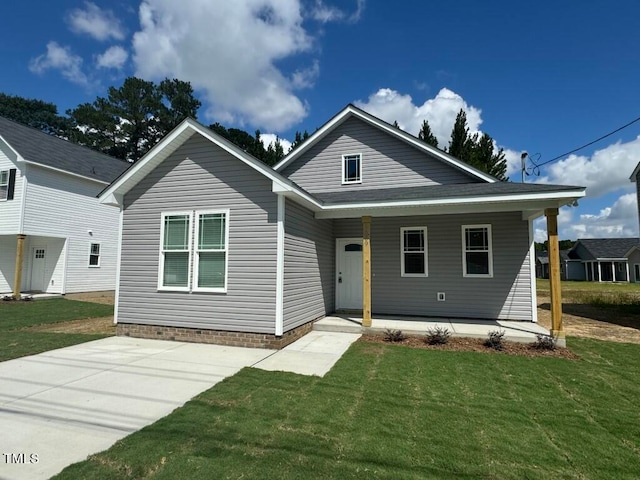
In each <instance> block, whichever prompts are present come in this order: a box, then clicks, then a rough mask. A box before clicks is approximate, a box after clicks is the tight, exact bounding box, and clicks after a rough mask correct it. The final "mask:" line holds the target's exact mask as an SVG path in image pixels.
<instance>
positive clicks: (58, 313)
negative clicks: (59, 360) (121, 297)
mask: <svg viewBox="0 0 640 480" xmlns="http://www.w3.org/2000/svg"><path fill="white" fill-rule="evenodd" d="M109 315H113V306H111V305H101V304H97V303H89V302H77V301H74V300H67V299H64V298H53V299H47V300H34V301H31V302H0V339H2V341H1V343H0V345H1V348H0V361H5V360H9V359H12V358H17V357H23V356H25V355H33V354H36V353H40V352H46V351H47V350H52V349H54V348H61V347H66V346H69V345H75V344H77V343H82V342H88V341H90V340H96V339H98V338H103V337H104V336H105V335H99V334H98V335H96V334H79V333H48V332H46V333H45V332H37V331H31V330H29V328H31V327H35V326H38V325H45V324H52V323H62V322H66V321H70V320H79V319H87V318H97V317H106V316H109Z"/></svg>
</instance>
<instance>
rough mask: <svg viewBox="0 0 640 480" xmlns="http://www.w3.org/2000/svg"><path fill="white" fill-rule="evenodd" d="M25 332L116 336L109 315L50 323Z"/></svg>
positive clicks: (111, 318) (114, 327) (111, 317)
mask: <svg viewBox="0 0 640 480" xmlns="http://www.w3.org/2000/svg"><path fill="white" fill-rule="evenodd" d="M26 330H31V331H34V332H50V333H85V334H100V335H115V334H116V326H115V325H114V323H113V316H111V315H110V316H108V317H100V318H87V319H82V320H71V321H69V322H60V323H52V324H49V325H37V326H35V327H30V328H28V329H26Z"/></svg>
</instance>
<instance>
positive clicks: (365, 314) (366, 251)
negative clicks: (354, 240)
mask: <svg viewBox="0 0 640 480" xmlns="http://www.w3.org/2000/svg"><path fill="white" fill-rule="evenodd" d="M362 326H363V327H370V326H371V217H362Z"/></svg>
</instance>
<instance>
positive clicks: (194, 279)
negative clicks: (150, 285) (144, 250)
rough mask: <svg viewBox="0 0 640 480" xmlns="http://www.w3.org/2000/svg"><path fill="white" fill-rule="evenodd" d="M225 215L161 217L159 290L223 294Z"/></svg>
mask: <svg viewBox="0 0 640 480" xmlns="http://www.w3.org/2000/svg"><path fill="white" fill-rule="evenodd" d="M228 215H229V212H228V211H204V210H197V211H195V212H167V213H163V214H162V222H163V223H162V246H161V247H162V248H161V251H160V255H161V259H160V272H159V278H158V289H159V290H185V291H200V292H226V288H227V257H228V255H227V246H228V236H229V235H228V232H229V229H228ZM193 222H194V223H195V224H193ZM193 230H195V235H193V238H192V231H193Z"/></svg>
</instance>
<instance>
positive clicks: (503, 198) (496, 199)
mask: <svg viewBox="0 0 640 480" xmlns="http://www.w3.org/2000/svg"><path fill="white" fill-rule="evenodd" d="M584 195H585V192H584V190H583V191H579V192H576V191H572V192H549V193H533V194H531V193H529V194H521V195H494V196H492V197H489V196H480V197H458V198H446V199H433V200H395V201H390V202H363V203H350V204H347V205H344V204H343V205H325V206H323V207H322V209H323V210H343V209H346V208H348V209H357V208H382V207H426V206H431V205H461V204H476V203H505V202H527V201H535V200H558V203H560V204H564V203H567V202H570V201H571V200H575V199H577V198H582V197H584ZM563 200H566V202H563Z"/></svg>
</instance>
